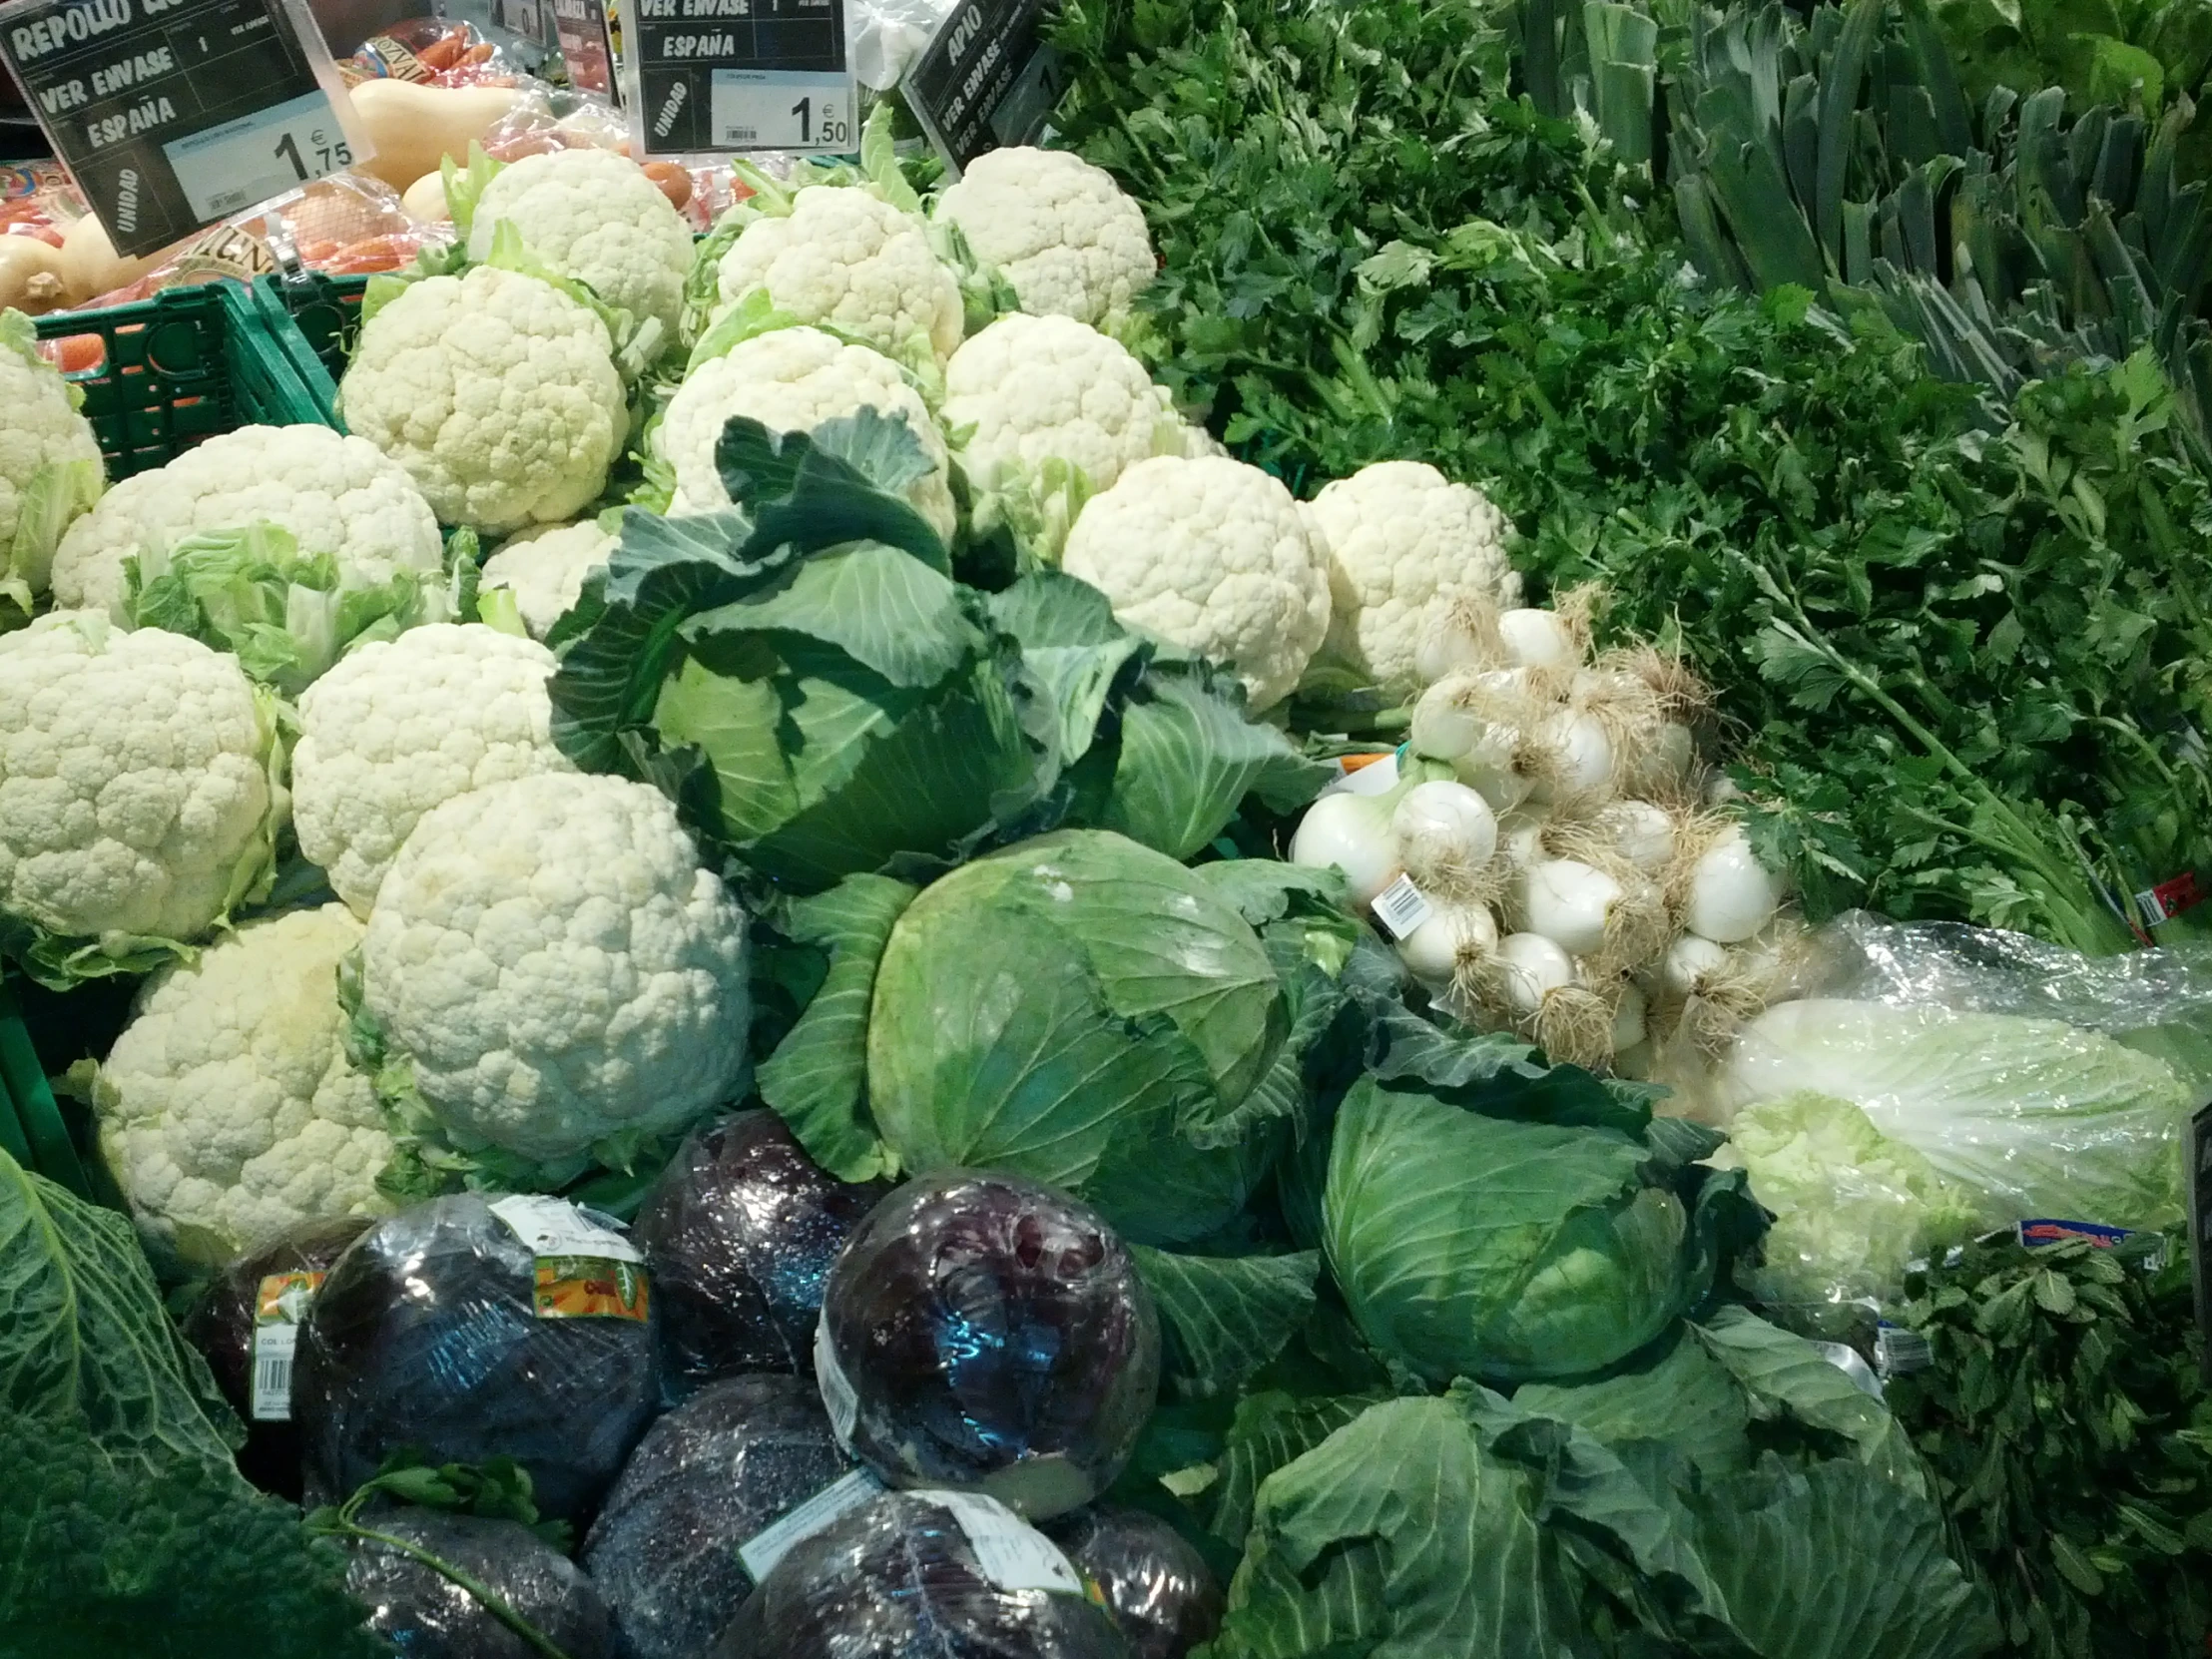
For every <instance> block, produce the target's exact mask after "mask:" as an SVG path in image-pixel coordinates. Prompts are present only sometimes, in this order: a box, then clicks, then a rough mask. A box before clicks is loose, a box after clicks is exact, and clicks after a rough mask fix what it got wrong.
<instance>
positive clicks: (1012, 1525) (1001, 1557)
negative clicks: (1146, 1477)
mask: <svg viewBox="0 0 2212 1659" xmlns="http://www.w3.org/2000/svg"><path fill="white" fill-rule="evenodd" d="M914 1495H915V1496H916V1497H925V1498H927V1499H928V1500H929V1501H930V1502H932V1503H941V1504H943V1505H944V1506H945V1507H946V1508H947V1509H949V1510H951V1511H952V1515H953V1518H954V1519H955V1520H957V1521H958V1522H959V1523H960V1530H961V1531H962V1532H965V1533H966V1534H967V1538H968V1542H969V1543H970V1544H972V1545H973V1546H974V1548H975V1563H976V1565H977V1566H979V1567H981V1568H982V1569H983V1576H984V1577H985V1578H988V1579H989V1580H990V1581H991V1582H992V1583H993V1584H996V1585H997V1586H998V1587H999V1588H1000V1589H1002V1590H1056V1591H1058V1592H1060V1593H1061V1594H1063V1595H1071V1596H1079V1595H1081V1594H1082V1593H1083V1580H1082V1579H1081V1578H1079V1577H1077V1576H1076V1572H1075V1569H1074V1568H1073V1567H1071V1566H1069V1565H1068V1558H1067V1557H1066V1556H1065V1555H1062V1554H1061V1553H1060V1549H1059V1546H1058V1545H1057V1544H1055V1543H1053V1541H1052V1540H1051V1539H1050V1538H1048V1537H1046V1536H1045V1535H1044V1534H1043V1533H1042V1532H1039V1531H1038V1530H1037V1529H1036V1528H1035V1527H1033V1526H1031V1525H1030V1524H1029V1523H1028V1522H1027V1521H1025V1520H1023V1519H1022V1518H1021V1517H1020V1516H1019V1515H1017V1514H1015V1513H1014V1512H1013V1511H1012V1510H1011V1509H1009V1508H1007V1507H1006V1505H1004V1504H1003V1503H1001V1502H999V1501H998V1499H996V1498H994V1497H985V1496H983V1495H982V1494H981V1493H980V1492H939V1491H926V1492H916V1493H915V1494H914Z"/></svg>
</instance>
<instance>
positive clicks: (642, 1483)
mask: <svg viewBox="0 0 2212 1659" xmlns="http://www.w3.org/2000/svg"><path fill="white" fill-rule="evenodd" d="M656 1283H658V1282H657V1281H656ZM851 1468H852V1459H851V1458H849V1457H847V1456H846V1455H845V1454H844V1453H843V1452H842V1451H840V1450H838V1449H837V1442H836V1438H835V1436H833V1435H832V1434H831V1433H830V1419H829V1417H827V1416H826V1415H824V1414H823V1409H822V1401H821V1399H820V1398H819V1397H817V1395H816V1393H815V1386H814V1383H812V1381H810V1380H807V1379H803V1378H797V1377H783V1376H754V1377H738V1378H733V1379H731V1380H730V1381H728V1382H725V1383H715V1384H714V1385H712V1386H711V1387H708V1388H705V1389H703V1390H701V1391H700V1392H699V1393H698V1394H695V1395H694V1396H693V1397H692V1398H691V1399H689V1400H687V1401H686V1402H685V1403H684V1404H682V1405H680V1406H678V1407H677V1408H676V1409H675V1410H673V1411H671V1412H669V1414H668V1415H667V1416H665V1417H663V1418H661V1420H660V1421H659V1422H656V1423H655V1424H654V1425H653V1426H652V1428H650V1429H649V1430H647V1432H646V1436H645V1438H644V1439H643V1440H641V1441H640V1442H639V1443H638V1449H637V1450H636V1451H634V1452H632V1453H631V1454H630V1461H629V1462H627V1463H625V1464H624V1465H623V1467H622V1476H621V1478H620V1479H618V1480H617V1481H616V1482H615V1487H614V1490H613V1491H611V1492H609V1493H608V1494H607V1502H606V1506H605V1507H604V1508H602V1509H601V1510H600V1512H599V1519H598V1520H596V1521H594V1522H593V1523H592V1529H591V1534H590V1536H588V1537H587V1538H586V1539H585V1540H584V1551H583V1557H582V1559H583V1563H584V1567H585V1570H586V1571H588V1572H589V1573H590V1574H591V1575H592V1578H593V1581H594V1582H595V1583H597V1584H598V1586H599V1589H600V1593H601V1594H602V1595H604V1596H605V1597H606V1598H607V1602H608V1605H609V1606H610V1607H612V1608H613V1609H614V1615H615V1623H616V1625H617V1626H618V1628H619V1629H620V1630H621V1632H622V1637H623V1640H624V1641H625V1642H626V1643H627V1644H628V1652H629V1654H630V1655H631V1659H700V1656H701V1655H703V1654H704V1653H705V1652H706V1651H707V1649H708V1647H709V1646H710V1645H711V1644H712V1643H713V1641H714V1639H715V1637H717V1636H718V1635H720V1634H721V1633H722V1630H723V1627H724V1626H725V1625H727V1624H728V1623H729V1622H730V1620H731V1618H732V1616H733V1615H735V1614H736V1612H737V1610H738V1607H739V1605H740V1604H741V1603H742V1602H743V1601H744V1600H745V1598H746V1597H747V1596H748V1595H749V1594H751V1593H752V1589H753V1580H752V1577H751V1576H750V1575H749V1574H748V1573H747V1571H746V1569H745V1565H744V1563H743V1562H742V1561H740V1559H739V1557H738V1550H739V1547H740V1546H741V1545H743V1544H744V1543H745V1542H746V1541H747V1540H748V1539H750V1538H752V1537H754V1536H755V1535H757V1534H758V1533H760V1532H761V1531H763V1530H764V1529H765V1528H767V1527H769V1526H770V1525H772V1524H774V1523H775V1522H776V1521H778V1520H781V1519H782V1518H783V1517H784V1516H785V1515H786V1514H788V1513H789V1512H790V1511H791V1510H792V1509H794V1508H796V1507H797V1506H798V1505H799V1504H801V1503H803V1502H805V1501H806V1500H807V1499H808V1498H810V1497H812V1496H814V1495H815V1493H817V1492H819V1491H821V1490H822V1489H823V1488H824V1487H826V1486H828V1485H830V1484H831V1483H832V1482H834V1481H836V1480H838V1479H840V1478H841V1477H842V1476H844V1475H845V1474H847V1473H849V1472H850V1471H851Z"/></svg>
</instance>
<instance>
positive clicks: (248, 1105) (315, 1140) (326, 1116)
mask: <svg viewBox="0 0 2212 1659" xmlns="http://www.w3.org/2000/svg"><path fill="white" fill-rule="evenodd" d="M360 936H361V926H360V923H359V922H357V921H355V920H354V919H353V917H352V916H351V915H350V914H348V913H347V911H346V908H345V906H344V905H342V904H325V905H323V906H322V907H321V908H320V909H316V910H293V911H290V912H288V913H287V914H284V915H278V916H270V917H267V918H265V919H263V920H260V921H251V922H248V923H247V924H246V925H245V926H244V927H241V928H240V929H239V930H238V931H237V932H236V933H233V934H231V935H230V936H229V937H227V938H225V939H223V940H222V941H221V942H219V943H217V944H215V945H212V946H210V947H209V948H208V949H207V950H206V951H204V952H203V953H202V954H201V955H200V957H199V959H198V960H197V961H194V962H192V963H190V964H185V963H179V964H175V965H173V966H170V967H167V968H164V969H162V970H161V971H160V972H159V973H157V974H156V975H155V976H154V977H153V978H152V979H150V980H148V981H147V983H146V987H145V989H143V990H142V991H141V992H140V993H139V999H138V1007H137V1012H136V1014H135V1015H134V1017H133V1018H132V1020H131V1023H130V1025H129V1026H127V1027H126V1028H125V1030H124V1032H123V1035H122V1036H120V1037H118V1038H117V1039H116V1043H115V1048H114V1049H113V1051H112V1052H110V1054H109V1055H108V1058H107V1060H106V1062H105V1063H104V1064H103V1065H102V1066H101V1067H100V1071H99V1074H98V1078H97V1081H96V1082H95V1084H94V1096H93V1097H94V1101H95V1103H96V1105H97V1106H98V1109H99V1114H100V1139H101V1146H102V1150H103V1151H104V1152H105V1154H106V1156H107V1161H108V1167H109V1168H110V1169H112V1170H113V1171H114V1172H115V1177H116V1180H117V1181H118V1182H119V1183H120V1184H121V1185H122V1188H123V1192H124V1196H125V1197H127V1198H128V1199H129V1200H130V1201H131V1210H132V1213H133V1214H134V1215H135V1216H136V1217H137V1218H138V1222H139V1225H140V1226H141V1227H142V1228H144V1229H145V1230H146V1231H147V1232H148V1233H149V1234H151V1235H153V1236H154V1237H156V1238H159V1239H162V1240H164V1241H165V1242H167V1243H169V1244H172V1245H174V1246H175V1247H176V1248H177V1249H178V1250H179V1251H180V1252H181V1253H182V1254H183V1255H184V1256H185V1257H187V1258H188V1259H189V1260H193V1261H199V1262H210V1263H220V1262H225V1261H228V1260H230V1259H231V1258H232V1257H233V1256H236V1255H238V1254H239V1253H240V1252H242V1251H244V1250H246V1249H248V1248H250V1247H251V1246H253V1245H254V1244H255V1243H256V1242H257V1241H259V1240H260V1239H262V1238H264V1237H266V1236H267V1235H269V1234H271V1233H274V1232H276V1231H277V1230H278V1229H280V1228H285V1227H291V1226H294V1225H296V1224H297V1223H299V1222H303V1221H311V1220H316V1219H319V1218H323V1217H330V1216H367V1215H380V1214H382V1213H383V1212H384V1211H385V1210H387V1209H389V1208H390V1206H389V1205H388V1204H387V1203H386V1202H385V1201H384V1200H383V1198H382V1197H381V1196H380V1195H379V1194H378V1193H377V1191H376V1176H377V1172H378V1171H380V1170H381V1169H382V1168H383V1167H384V1165H385V1163H386V1162H387V1161H388V1160H389V1158H390V1156H391V1137H390V1135H388V1134H387V1133H385V1130H384V1124H383V1117H382V1114H381V1113H380V1112H379V1111H378V1109H377V1105H376V1091H375V1089H374V1088H373V1087H371V1086H370V1083H369V1080H368V1078H367V1077H365V1076H364V1075H362V1074H361V1073H360V1072H359V1071H356V1070H355V1069H354V1068H353V1067H352V1066H351V1065H350V1064H348V1063H347V1061H346V1058H345V1043H344V1025H345V1019H344V1015H343V1013H342V1012H341V1011H340V1009H339V1007H338V995H337V967H338V963H339V961H341V960H342V959H343V958H344V956H345V954H346V952H348V951H349V950H351V949H352V948H353V947H354V945H356V944H357V943H359V942H360Z"/></svg>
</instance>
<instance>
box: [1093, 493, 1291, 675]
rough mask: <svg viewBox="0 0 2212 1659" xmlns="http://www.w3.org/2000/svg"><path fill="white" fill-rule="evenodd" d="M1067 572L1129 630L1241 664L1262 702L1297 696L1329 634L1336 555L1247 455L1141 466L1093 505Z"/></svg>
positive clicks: (1232, 664) (1238, 666)
mask: <svg viewBox="0 0 2212 1659" xmlns="http://www.w3.org/2000/svg"><path fill="white" fill-rule="evenodd" d="M1061 568H1063V569H1064V570H1066V572H1067V573H1068V574H1069V575H1070V576H1078V577H1081V578H1082V579H1083V580H1084V581H1086V582H1088V583H1090V584H1091V586H1093V587H1095V588H1097V589H1099V590H1100V591H1101V592H1103V593H1104V594H1105V595H1106V597H1107V598H1108V599H1109V600H1110V601H1111V602H1112V603H1113V607H1114V615H1115V616H1116V617H1118V618H1119V619H1120V620H1121V621H1122V622H1123V623H1125V624H1127V625H1128V626H1129V627H1131V628H1137V629H1142V630H1143V631H1145V632H1146V633H1150V634H1155V635H1158V636H1159V637H1160V638H1162V639H1165V640H1168V641H1170V642H1171V643H1173V644H1176V645H1180V646H1182V647H1184V648H1185V649H1187V650H1191V651H1195V652H1197V653H1199V654H1200V655H1201V656H1205V657H1211V658H1213V659H1214V660H1215V661H1216V662H1221V663H1226V664H1228V665H1229V666H1230V667H1231V668H1233V669H1235V670H1236V672H1237V674H1238V675H1239V677H1240V678H1242V679H1243V681H1244V683H1245V690H1246V692H1247V693H1248V694H1249V696H1250V698H1251V702H1252V707H1253V708H1254V709H1266V708H1270V707H1272V706H1273V705H1275V704H1277V703H1280V702H1281V701H1282V700H1283V699H1284V698H1286V697H1288V696H1290V695H1291V692H1292V691H1293V690H1294V689H1295V688H1296V687H1297V685H1298V681H1299V676H1300V675H1302V674H1303V673H1305V671H1306V664H1307V663H1308V661H1309V660H1311V658H1312V657H1313V655H1314V652H1315V650H1316V649H1317V648H1319V646H1320V645H1321V642H1322V639H1323V636H1324V635H1326V634H1327V633H1328V631H1329V565H1328V557H1327V553H1326V551H1325V550H1324V549H1323V548H1322V546H1321V545H1320V543H1319V542H1317V541H1316V540H1315V539H1314V537H1313V536H1312V535H1311V534H1309V533H1308V531H1307V528H1306V521H1305V517H1304V515H1303V514H1302V513H1301V511H1300V509H1299V505H1298V503H1297V501H1295V500H1294V499H1293V498H1292V496H1291V492H1290V491H1289V490H1287V489H1285V488H1284V487H1283V485H1282V484H1281V483H1280V482H1279V481H1278V480H1276V479H1274V478H1271V477H1270V476H1268V474H1266V473H1265V472H1262V471H1261V470H1260V469H1259V468H1258V467H1256V466H1247V465H1246V464H1245V463H1244V462H1242V461H1233V460H1229V459H1226V458H1224V457H1218V456H1208V457H1205V458H1201V459H1196V460H1190V459H1185V458H1184V457H1182V456H1180V455H1161V456H1156V457H1154V458H1153V459H1151V460H1148V461H1139V462H1138V463H1137V464H1136V465H1135V466H1133V467H1131V468H1130V469H1129V470H1128V471H1127V472H1124V473H1123V474H1122V475H1121V479H1120V481H1119V482H1118V483H1116V484H1115V485H1114V487H1113V488H1112V489H1110V490H1108V491H1106V493H1105V494H1103V495H1100V496H1096V497H1094V498H1093V499H1092V501H1091V502H1090V504H1089V505H1088V506H1086V507H1085V508H1084V509H1083V511H1082V513H1081V515H1080V516H1079V517H1078V518H1077V519H1076V521H1075V527H1074V528H1073V529H1072V530H1070V531H1069V532H1068V540H1067V554H1066V557H1065V559H1064V560H1063V561H1062V566H1061Z"/></svg>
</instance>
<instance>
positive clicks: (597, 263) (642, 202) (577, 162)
mask: <svg viewBox="0 0 2212 1659" xmlns="http://www.w3.org/2000/svg"><path fill="white" fill-rule="evenodd" d="M502 221H504V222H506V223H509V224H512V225H513V226H514V228H515V229H516V230H517V231H518V232H520V233H521V236H522V240H523V242H524V244H525V245H526V246H528V248H529V249H530V251H531V253H533V254H535V255H536V256H537V257H538V258H539V259H541V260H543V261H544V262H545V263H546V265H548V266H549V267H551V268H552V269H553V270H554V271H555V272H556V273H558V274H559V275H561V276H563V277H571V278H573V279H574V280H576V281H579V282H585V283H588V284H590V286H591V290H592V291H593V292H594V293H596V294H598V295H599V297H600V298H601V299H603V300H605V301H606V302H607V303H608V304H610V305H615V306H619V307H620V308H621V309H623V310H626V311H628V312H629V313H630V314H631V315H632V316H634V317H637V318H638V319H639V320H640V321H643V320H644V319H645V318H647V317H652V318H654V319H655V320H657V321H658V322H659V323H660V324H661V327H662V330H663V333H664V337H665V338H667V339H671V340H673V339H674V338H675V337H676V327H677V324H678V322H679V321H681V320H682V316H683V310H684V279H685V278H686V277H689V276H690V275H691V266H692V237H691V227H690V226H689V225H686V224H685V223H684V216H683V215H682V214H680V213H678V212H677V211H676V209H675V207H674V206H672V205H671V204H670V202H669V199H668V198H667V197H666V196H663V195H662V194H661V190H660V187H659V186H657V185H656V184H654V183H653V181H652V180H651V179H648V178H647V177H646V176H645V173H644V171H643V170H642V169H640V168H639V166H638V165H637V163H635V162H633V161H631V160H630V159H629V158H628V157H627V156H618V155H616V154H615V153H614V152H613V151H612V150H601V149H599V148H598V147H597V146H595V145H583V146H579V147H578V148H576V149H572V150H549V151H547V152H545V153H544V154H542V155H537V156H525V157H523V158H522V159H521V160H520V161H518V162H516V163H514V164H513V165H512V166H510V167H506V168H502V169H501V170H500V171H499V173H498V174H497V175H495V176H494V177H493V179H492V181H491V183H490V184H488V185H486V186H485V187H484V190H483V194H482V195H481V196H479V197H478V198H477V199H476V214H475V218H474V220H473V221H472V222H471V223H470V226H469V239H468V240H469V247H470V249H471V251H472V252H473V253H474V254H475V256H476V257H477V258H479V259H480V258H482V257H483V253H484V251H485V250H487V249H489V248H490V246H491V238H492V235H493V232H494V231H495V230H496V229H497V227H498V225H499V224H500V223H501V222H502Z"/></svg>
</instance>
